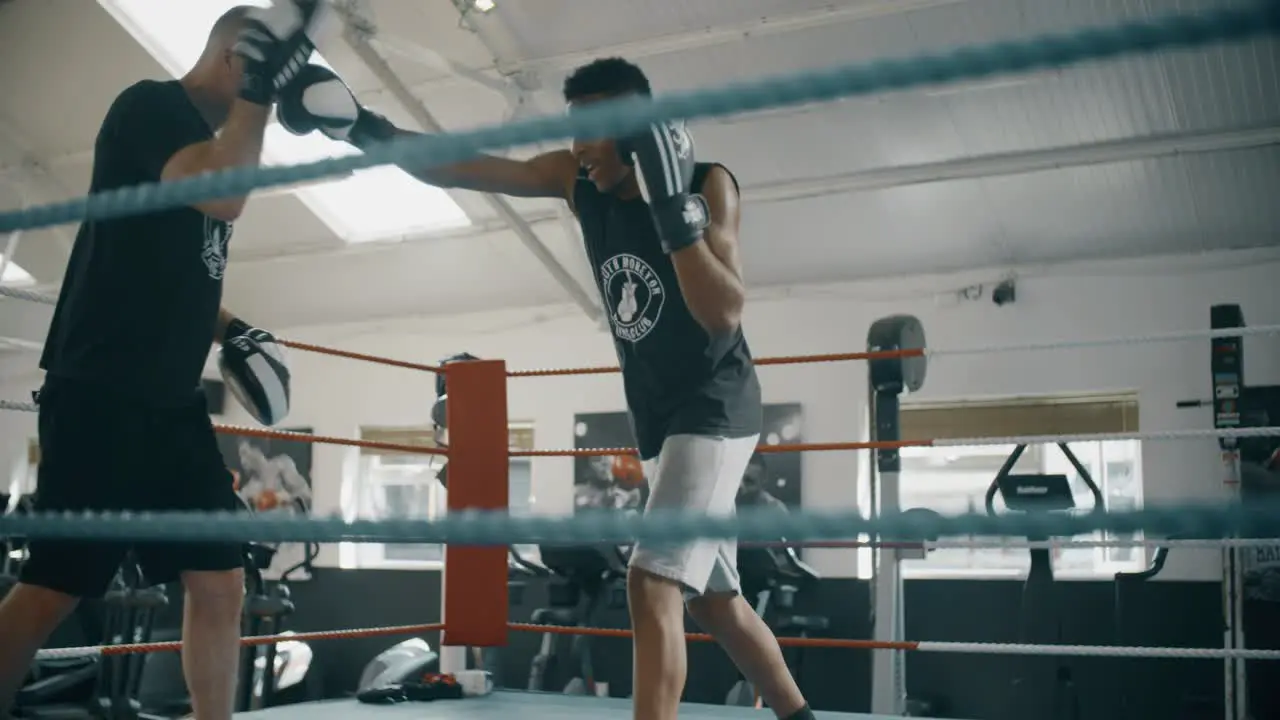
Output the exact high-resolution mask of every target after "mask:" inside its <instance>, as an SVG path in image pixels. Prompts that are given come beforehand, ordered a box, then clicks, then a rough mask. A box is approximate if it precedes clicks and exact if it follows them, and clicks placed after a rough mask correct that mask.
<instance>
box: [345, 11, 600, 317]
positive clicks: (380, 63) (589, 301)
mask: <svg viewBox="0 0 1280 720" xmlns="http://www.w3.org/2000/svg"><path fill="white" fill-rule="evenodd" d="M345 19H346V20H347V23H346V28H345V31H344V33H343V38H344V39H345V40H346V42H347V44H348V45H350V46H351V49H352V50H353V51H354V52H355V54H356V56H357V57H358V58H360V60H361V61H362V62H363V63H364V64H365V66H366V67H367V68H368V69H369V71H370V72H371V73H373V75H374V76H375V77H377V78H378V80H379V81H380V82H382V84H383V85H384V86H385V87H386V88H387V90H388V91H389V92H390V93H391V94H392V95H393V96H394V97H395V98H396V100H397V101H398V102H399V103H400V104H401V105H402V106H403V107H404V109H405V110H406V111H407V112H408V113H409V114H410V115H411V116H412V117H413V119H414V121H415V122H417V123H418V124H419V125H420V126H421V127H422V130H424V131H426V132H429V133H442V132H444V128H443V126H441V125H440V122H439V121H438V120H436V118H435V116H434V115H432V114H431V111H430V110H428V109H427V107H426V105H425V104H424V103H423V102H422V100H421V99H420V98H418V97H417V96H415V95H414V94H413V92H412V91H411V90H410V89H409V88H408V87H407V86H406V85H405V83H404V81H403V80H401V79H400V76H399V75H397V74H396V72H395V70H394V69H393V68H392V67H391V65H390V64H389V63H387V60H386V58H384V57H383V56H382V54H381V53H380V52H379V51H378V49H377V48H375V47H374V46H373V45H372V44H371V42H370V39H371V36H372V34H373V32H374V30H373V28H372V23H371V22H370V21H369V18H367V17H363V18H362V17H359V16H356V15H353V14H348V15H347V16H346V18H345ZM482 197H483V198H484V201H485V203H486V204H487V205H489V207H490V208H492V209H493V211H494V213H495V214H496V215H497V216H498V217H499V218H500V219H501V221H502V222H503V223H504V224H505V225H506V226H507V227H509V228H510V229H511V231H512V232H513V233H514V234H515V235H516V237H517V238H519V239H520V242H521V243H523V244H524V246H525V248H526V249H528V250H529V252H530V253H531V254H532V255H533V256H534V257H535V258H536V259H537V260H538V262H539V263H541V264H542V266H543V267H544V268H545V269H546V270H547V272H549V273H550V274H551V276H552V277H553V278H554V279H555V281H556V282H557V283H558V284H559V285H560V287H561V288H562V289H563V290H564V291H565V292H566V293H567V294H568V295H569V297H570V298H571V299H572V300H573V302H574V304H576V305H577V306H578V307H580V308H581V309H582V311H583V312H584V313H585V314H586V315H587V317H589V318H591V319H592V320H593V321H595V320H599V319H600V318H601V317H602V311H601V309H600V306H599V305H598V304H596V302H595V300H594V299H593V298H592V296H591V295H590V294H588V293H587V291H586V290H585V289H584V288H583V287H582V284H581V283H579V282H578V280H577V279H576V278H575V277H574V276H573V274H572V273H570V272H569V271H568V270H567V269H565V267H564V265H562V264H561V263H560V261H559V260H558V259H557V258H556V256H555V254H553V253H552V252H551V250H550V249H549V248H548V247H547V246H546V244H545V243H543V241H542V239H541V238H540V237H538V234H537V233H536V232H534V230H533V227H532V226H531V225H530V224H529V222H528V221H527V220H526V219H525V218H523V217H522V216H521V215H520V213H518V212H516V210H515V208H513V207H512V206H511V203H509V202H508V201H507V200H506V198H504V197H502V196H499V195H494V194H489V193H485V194H483V195H482Z"/></svg>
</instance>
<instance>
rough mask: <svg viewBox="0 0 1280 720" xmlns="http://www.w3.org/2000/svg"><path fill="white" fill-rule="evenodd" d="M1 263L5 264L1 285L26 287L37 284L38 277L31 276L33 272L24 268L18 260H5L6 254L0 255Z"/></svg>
mask: <svg viewBox="0 0 1280 720" xmlns="http://www.w3.org/2000/svg"><path fill="white" fill-rule="evenodd" d="M0 265H3V266H4V277H0V285H16V286H19V287H25V286H27V285H35V284H36V279H35V278H34V277H31V273H29V272H27V271H26V270H23V269H22V266H21V265H19V264H18V263H16V262H5V257H4V255H0Z"/></svg>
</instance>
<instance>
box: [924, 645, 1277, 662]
mask: <svg viewBox="0 0 1280 720" xmlns="http://www.w3.org/2000/svg"><path fill="white" fill-rule="evenodd" d="M914 649H915V650H919V651H921V652H935V653H959V654H962V655H1048V656H1053V657H1063V656H1067V657H1071V656H1074V657H1129V658H1177V659H1184V660H1224V659H1227V658H1236V659H1239V660H1280V650H1253V649H1245V648H1231V649H1227V648H1172V647H1125V646H1118V645H1117V646H1112V645H1029V644H1020V643H969V642H928V641H921V642H918V643H915V647H914Z"/></svg>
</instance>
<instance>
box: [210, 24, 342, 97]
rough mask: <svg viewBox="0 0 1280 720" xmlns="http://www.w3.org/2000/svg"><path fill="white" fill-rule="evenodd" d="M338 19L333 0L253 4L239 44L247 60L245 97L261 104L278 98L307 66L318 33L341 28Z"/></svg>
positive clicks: (237, 48)
mask: <svg viewBox="0 0 1280 720" xmlns="http://www.w3.org/2000/svg"><path fill="white" fill-rule="evenodd" d="M338 22H340V20H339V18H338V17H337V15H336V13H335V12H334V9H333V7H332V6H331V5H330V0H272V2H271V5H270V6H268V7H265V8H258V7H255V8H252V9H250V10H249V11H248V12H247V14H246V18H245V26H244V29H243V30H241V31H240V35H239V37H238V38H237V40H236V43H235V48H234V49H235V53H236V54H237V55H239V56H240V57H241V58H243V59H244V72H243V74H242V75H241V78H240V97H241V98H242V99H243V100H246V101H248V102H251V103H254V104H256V105H270V104H271V103H272V102H274V101H275V98H276V96H277V94H279V92H280V89H281V88H283V87H284V86H285V84H286V83H288V82H289V81H290V80H292V79H293V78H294V77H295V76H297V74H298V71H299V70H301V69H302V68H304V67H306V65H307V60H309V59H310V58H311V53H312V52H313V51H314V50H315V49H316V38H317V37H321V36H323V35H325V34H328V33H329V32H331V31H333V30H336V29H337V27H338V25H337V23H338Z"/></svg>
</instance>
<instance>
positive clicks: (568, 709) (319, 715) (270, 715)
mask: <svg viewBox="0 0 1280 720" xmlns="http://www.w3.org/2000/svg"><path fill="white" fill-rule="evenodd" d="M817 715H818V717H819V718H824V719H825V720H894V719H895V717H896V716H889V715H860V714H858V713H836V712H819V713H817ZM236 717H237V718H246V719H250V718H251V719H253V720H408V719H409V718H413V720H498V718H502V720H511V718H520V720H586V719H587V718H591V719H592V720H624V719H625V718H630V717H631V701H630V700H625V699H621V698H594V697H582V696H575V695H560V694H558V693H530V692H508V691H500V692H495V693H493V694H492V695H489V696H488V697H483V698H467V699H465V700H441V701H439V702H429V703H421V702H409V703H401V704H399V705H363V704H361V703H359V702H357V701H355V700H326V701H321V702H311V703H302V704H299V705H281V706H279V707H273V708H268V709H266V710H255V711H253V712H246V713H237V714H236ZM680 717H681V718H693V719H694V720H728V719H729V718H743V717H752V718H761V719H763V718H772V717H773V713H772V712H770V711H768V710H753V709H751V708H742V707H726V706H723V705H695V704H692V703H686V704H684V705H681V706H680Z"/></svg>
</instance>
